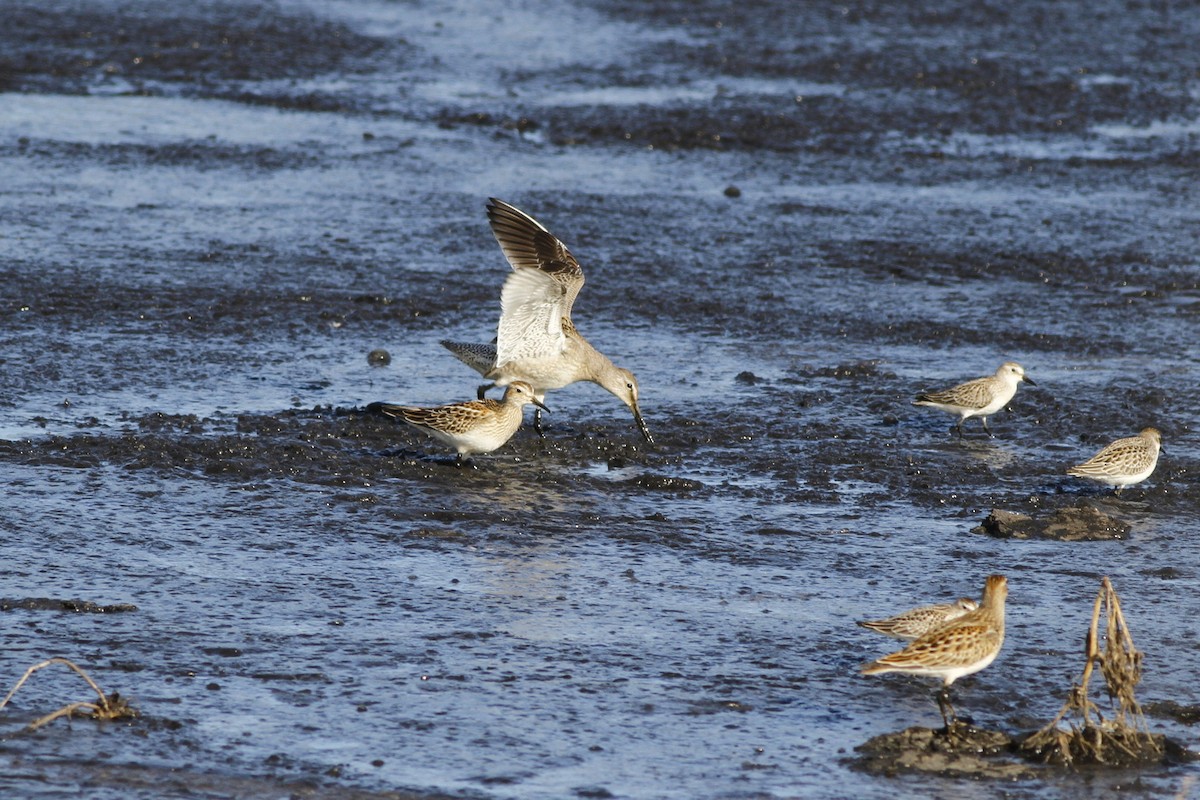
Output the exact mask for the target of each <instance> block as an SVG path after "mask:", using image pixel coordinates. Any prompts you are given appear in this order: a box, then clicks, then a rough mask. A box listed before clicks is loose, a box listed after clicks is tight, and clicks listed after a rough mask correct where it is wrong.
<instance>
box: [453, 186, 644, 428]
mask: <svg viewBox="0 0 1200 800" xmlns="http://www.w3.org/2000/svg"><path fill="white" fill-rule="evenodd" d="M487 214H488V222H489V223H490V224H491V226H492V234H493V235H494V236H495V237H496V241H497V243H499V245H500V249H501V250H503V251H504V257H505V258H507V259H508V263H509V265H510V266H511V267H512V269H513V271H512V272H511V273H510V274H509V276H508V278H507V279H506V280H505V281H504V288H503V289H502V290H501V292H500V324H499V327H498V331H497V334H496V341H495V343H494V344H468V343H464V342H452V341H449V340H443V341H442V346H443V347H445V348H446V349H447V350H449V351H450V352H451V353H453V354H454V355H455V356H456V357H457V358H458V359H459V360H460V361H462V362H463V363H464V364H466V365H467V366H469V367H471V368H472V369H474V370H475V371H476V372H478V373H479V374H481V375H483V377H485V378H487V379H488V380H490V381H492V383H490V384H486V385H484V386H481V387H479V397H480V398H481V399H482V398H483V393H484V392H486V391H487V390H488V389H490V388H492V387H493V386H506V385H508V384H509V383H511V382H512V381H515V380H522V381H526V382H527V383H529V384H530V385H531V386H533V387H534V396H535V397H537V399H538V400H543V399H545V397H546V391H547V390H549V389H561V388H562V387H564V386H568V385H570V384H572V383H575V382H576V381H591V382H593V383H596V384H599V385H600V386H602V387H604V388H605V389H607V390H608V391H609V392H611V393H612V394H613V395H615V396H616V397H617V398H618V399H619V400H620V401H621V402H622V403H624V404H625V405H626V406H628V407H629V410H630V411H632V412H633V419H634V421H635V422H636V423H637V426H638V430H640V431H641V432H642V436H644V437H646V441H648V442H653V441H654V439H653V437H651V436H650V429H649V428H647V427H646V423H645V421H644V420H643V419H642V411H641V408H640V407H639V406H638V382H637V378H635V377H634V376H633V373H632V372H630V371H629V370H627V369H622V368H621V367H618V366H616V365H615V364H613V362H612V361H610V360H609V359H608V357H607V356H606V355H604V354H603V353H601V352H600V351H599V350H597V349H596V348H595V347H592V345H591V343H589V342H588V340H587V339H585V338H583V334H581V333H580V332H579V331H578V330H577V329H576V328H575V323H574V322H572V321H571V307H572V306H573V305H574V304H575V298H576V296H578V294H579V290H580V289H581V288H583V268H582V267H580V266H579V262H578V261H576V260H575V257H574V256H573V255H571V251H570V250H568V249H567V246H566V245H565V244H563V243H562V242H561V241H559V240H558V238H557V237H555V236H554V234H552V233H550V231H548V230H546V228H545V227H544V226H543V225H542V224H541V223H540V222H538V221H537V220H535V219H534V218H533V217H531V216H529V215H528V214H526V213H525V212H524V211H521V210H520V209H519V208H517V207H516V206H511V205H509V204H508V203H505V202H504V201H503V200H497V199H496V198H494V197H493V198H491V199H490V200H489V201H488V206H487ZM534 428H535V429H536V430H537V432H538V433H541V432H542V426H541V413H540V412H539V413H538V414H537V415H536V416H535V417H534Z"/></svg>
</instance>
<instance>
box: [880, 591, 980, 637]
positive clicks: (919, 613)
mask: <svg viewBox="0 0 1200 800" xmlns="http://www.w3.org/2000/svg"><path fill="white" fill-rule="evenodd" d="M977 608H979V604H978V603H976V602H975V601H974V600H972V599H971V598H969V597H960V598H958V599H957V600H955V601H954V602H953V603H937V604H936V605H931V606H921V607H920V608H914V609H912V610H910V611H905V612H904V613H903V614H897V615H896V616H894V617H888V618H887V619H876V620H862V621H861V622H858V623H857V624H858V626H859V627H862V628H866V629H867V630H871V631H875V632H876V633H882V634H884V635H886V636H894V637H896V638H897V639H909V640H912V639H919V638H921V637H922V636H924V635H925V634H927V633H929V632H930V631H932V630H934V629H936V628H940V627H941V626H942V625H945V624H946V623H947V622H949V621H950V620H953V619H958V618H959V617H961V616H963V615H964V614H966V613H967V612H968V611H974V610H975V609H977Z"/></svg>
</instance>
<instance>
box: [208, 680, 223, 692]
mask: <svg viewBox="0 0 1200 800" xmlns="http://www.w3.org/2000/svg"><path fill="white" fill-rule="evenodd" d="M204 688H205V689H208V690H209V691H210V692H219V691H221V684H219V683H217V682H216V681H213V682H212V683H210V684H207V685H206V686H205V687H204Z"/></svg>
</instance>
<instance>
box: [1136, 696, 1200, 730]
mask: <svg viewBox="0 0 1200 800" xmlns="http://www.w3.org/2000/svg"><path fill="white" fill-rule="evenodd" d="M1142 711H1144V712H1146V713H1147V714H1149V715H1150V716H1152V717H1162V718H1164V719H1173V720H1175V721H1176V722H1181V723H1183V724H1184V725H1195V724H1196V723H1197V722H1200V705H1183V704H1182V703H1179V702H1176V701H1175V700H1159V701H1156V702H1153V703H1147V704H1146V705H1144V706H1142Z"/></svg>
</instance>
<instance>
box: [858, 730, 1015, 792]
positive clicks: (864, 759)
mask: <svg viewBox="0 0 1200 800" xmlns="http://www.w3.org/2000/svg"><path fill="white" fill-rule="evenodd" d="M855 750H856V751H857V752H858V753H860V754H861V755H859V756H858V757H857V758H855V759H852V760H850V762H849V763H850V766H851V767H852V768H854V769H857V770H860V771H862V772H867V773H870V774H873V775H882V776H885V777H893V776H895V775H899V774H902V773H912V772H925V773H934V774H937V775H942V776H944V777H952V778H989V779H995V780H1021V779H1026V778H1032V777H1035V776H1036V772H1035V771H1034V770H1033V769H1031V768H1030V767H1029V766H1028V765H1026V764H1023V763H1020V762H1019V761H1016V760H1015V759H1014V757H1013V752H1014V741H1013V739H1012V737H1011V736H1009V735H1008V734H1006V733H1003V732H1002V731H988V730H981V729H979V728H975V727H970V726H963V725H959V726H956V727H955V728H954V729H953V732H950V733H948V732H946V731H944V730H931V729H929V728H920V727H913V728H908V729H906V730H903V731H900V732H898V733H885V734H881V735H879V736H876V737H874V738H873V739H871V740H870V741H868V742H867V743H865V744H862V745H859V746H858V747H856V748H855Z"/></svg>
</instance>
